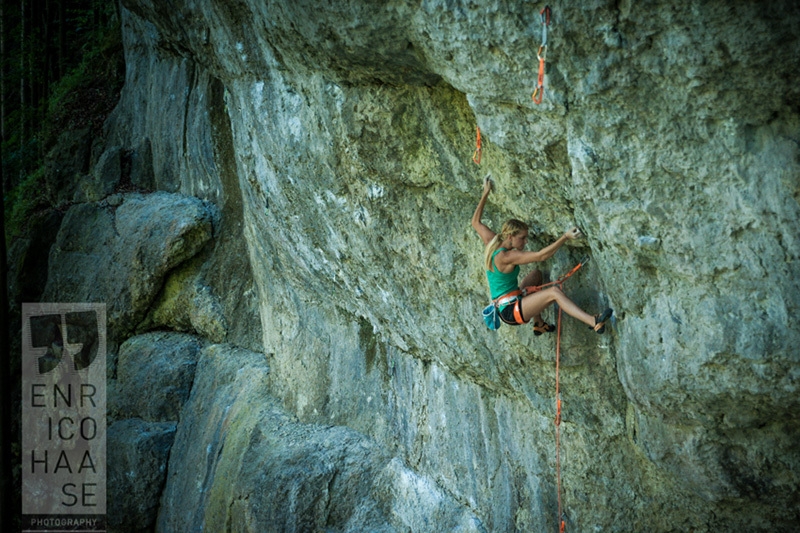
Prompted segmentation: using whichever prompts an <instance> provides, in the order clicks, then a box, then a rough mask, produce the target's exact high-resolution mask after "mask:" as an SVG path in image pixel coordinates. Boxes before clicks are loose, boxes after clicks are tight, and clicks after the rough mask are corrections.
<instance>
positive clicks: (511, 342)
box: [108, 0, 800, 531]
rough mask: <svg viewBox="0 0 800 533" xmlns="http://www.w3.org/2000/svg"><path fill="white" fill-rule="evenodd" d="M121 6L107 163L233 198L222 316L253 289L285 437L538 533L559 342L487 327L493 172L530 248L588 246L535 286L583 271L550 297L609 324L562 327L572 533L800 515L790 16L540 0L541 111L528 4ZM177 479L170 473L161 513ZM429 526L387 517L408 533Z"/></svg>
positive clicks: (551, 497) (175, 495)
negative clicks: (143, 161)
mask: <svg viewBox="0 0 800 533" xmlns="http://www.w3.org/2000/svg"><path fill="white" fill-rule="evenodd" d="M122 4H123V6H125V8H126V9H124V10H123V12H124V16H125V30H126V40H125V43H126V54H127V55H126V60H127V64H128V75H127V83H126V87H125V91H124V92H123V97H122V101H121V103H120V106H119V107H118V109H117V111H116V113H115V117H114V118H113V119H112V120H111V121H110V122H109V125H108V132H109V137H108V139H109V141H108V144H109V149H113V147H114V146H121V147H122V148H123V149H126V150H135V149H137V148H136V147H137V146H139V144H140V143H142V142H143V140H144V139H147V143H148V144H147V146H148V147H149V148H147V149H144V148H143V149H142V150H141V152H142V153H150V154H151V155H150V156H149V157H151V158H152V162H151V164H152V167H153V180H154V182H155V184H156V186H157V187H158V188H162V189H166V190H170V191H181V192H183V193H186V194H191V195H196V196H199V197H201V198H205V199H210V200H212V201H215V202H216V203H218V205H227V206H228V208H229V211H228V213H229V214H228V215H227V216H226V215H225V214H223V216H222V222H221V228H222V229H221V230H220V233H219V235H220V238H221V239H222V238H228V239H229V240H228V244H227V246H226V247H224V248H220V249H219V250H220V251H222V250H236V254H235V255H236V257H237V258H238V259H239V260H238V262H236V263H233V264H235V265H238V266H237V267H236V268H233V269H230V270H227V271H229V272H231V275H230V276H227V277H226V276H222V275H219V276H218V278H217V281H216V282H215V283H213V285H214V288H215V290H216V292H217V294H220V291H219V287H222V286H226V287H229V288H230V292H228V291H223V292H222V294H228V295H229V296H228V297H230V298H231V300H230V301H229V302H228V303H223V307H224V309H225V314H226V316H227V317H228V318H227V319H226V320H227V323H228V325H229V327H230V325H231V324H238V326H237V327H242V326H241V324H240V321H239V320H231V319H230V317H247V316H248V315H247V311H246V307H247V306H245V309H244V310H240V311H239V312H236V311H235V305H234V304H235V303H236V302H235V295H236V294H241V295H242V297H243V299H245V300H247V298H250V296H248V294H252V295H253V296H252V298H253V300H254V302H255V303H254V305H256V306H257V308H258V310H259V314H260V323H259V324H254V325H253V327H252V328H246V327H245V328H244V329H243V330H240V331H239V333H238V334H237V338H239V339H243V340H245V342H249V343H251V344H259V346H257V348H258V349H259V351H263V352H265V353H266V354H267V357H268V361H269V365H270V372H269V375H268V376H266V377H265V378H264V379H266V380H267V381H268V383H269V391H270V392H271V393H272V394H275V395H277V396H278V397H279V398H280V399H281V400H282V403H283V406H284V407H285V408H287V409H288V410H289V411H291V412H293V413H296V415H297V416H298V417H299V420H300V421H302V422H306V423H317V424H335V425H337V426H349V427H350V428H353V429H355V430H357V431H359V432H361V433H363V434H365V435H367V436H369V437H371V439H372V441H373V442H374V443H377V446H379V447H380V448H381V449H382V450H383V452H381V453H386V454H388V455H387V457H388V456H395V455H396V456H397V457H398V460H400V461H401V464H403V465H407V467H408V468H410V469H411V470H410V471H412V472H414V475H418V476H421V479H425V480H431V481H430V482H425V483H420V484H418V485H416V487H417V489H415V490H417V491H423V492H424V491H426V490H427V491H429V495H432V494H438V492H441V493H443V494H447V495H448V497H449V498H452V499H453V501H455V502H458V504H460V505H461V506H462V507H463V508H464V509H468V510H469V513H472V514H474V516H475V517H477V518H476V519H477V520H479V521H480V523H481V524H482V527H485V528H486V530H488V531H541V530H544V529H553V530H555V528H556V516H555V515H556V510H555V508H556V502H555V472H554V444H553V438H554V435H553V433H554V432H553V424H552V417H553V414H554V413H553V411H554V407H553V403H554V400H553V389H554V340H553V339H552V337H548V338H535V337H534V336H533V335H532V333H531V332H530V331H528V330H527V328H522V329H520V328H517V329H512V328H508V327H504V328H503V329H502V330H501V331H500V332H499V333H496V334H492V333H489V332H488V331H487V330H485V328H484V327H483V325H482V323H481V322H480V318H479V314H478V313H479V311H480V308H481V307H482V305H484V304H485V301H486V294H485V293H486V289H485V281H484V278H483V274H482V271H481V265H480V263H481V261H480V255H481V254H480V241H479V239H478V238H477V237H476V236H475V235H474V233H473V232H472V230H471V229H470V227H469V222H468V221H469V217H470V215H471V214H472V210H473V209H474V206H475V204H476V202H477V200H478V197H479V194H480V182H481V178H482V176H483V175H484V174H485V173H486V172H491V173H492V174H493V176H494V178H495V182H496V185H497V187H496V192H495V193H494V194H493V195H492V196H491V198H490V202H489V205H488V208H487V217H486V220H488V221H490V223H491V225H493V226H494V227H497V226H499V224H500V223H501V222H502V220H503V219H505V218H508V217H510V216H514V217H517V218H521V219H523V220H527V221H529V222H530V223H531V224H532V228H533V229H534V230H535V233H536V238H534V239H533V241H534V242H532V243H531V246H543V245H545V244H548V243H549V242H551V241H552V240H554V239H555V238H556V237H557V236H558V235H560V234H561V232H562V231H564V230H565V229H566V228H567V227H569V226H570V225H572V224H577V225H578V226H580V227H581V228H583V230H584V232H585V233H586V234H587V239H586V240H585V241H580V242H577V243H575V244H572V245H571V246H569V247H565V248H564V249H562V250H561V251H560V252H559V253H558V254H557V256H556V257H555V258H554V259H553V260H552V261H550V262H549V264H547V265H546V268H547V269H548V270H549V271H550V272H551V274H552V275H553V276H557V275H559V274H561V273H563V272H565V271H566V270H568V269H569V268H570V267H571V266H572V265H573V264H574V263H575V262H576V261H577V260H578V259H579V258H581V257H583V256H584V255H589V256H590V257H591V258H592V260H591V262H590V263H589V265H588V266H587V267H586V268H585V269H583V270H581V272H580V273H579V275H577V276H576V277H574V278H572V279H570V281H569V282H568V284H567V286H566V290H567V292H568V294H570V295H571V296H572V297H574V299H575V300H576V301H577V302H578V303H580V304H581V305H582V306H584V307H586V308H587V309H588V310H590V311H592V312H594V311H597V310H598V309H600V308H601V307H602V306H605V305H611V306H612V307H614V308H615V310H616V314H617V317H618V320H617V323H616V324H615V327H614V328H613V333H612V334H610V335H607V336H604V337H597V336H595V335H593V334H590V333H589V332H587V331H586V329H585V328H584V327H582V326H579V325H578V324H576V322H575V321H572V320H570V319H566V321H565V325H564V334H563V346H562V349H563V361H562V363H563V367H562V373H561V377H562V384H561V385H562V387H561V388H562V398H563V401H564V422H563V424H562V428H563V442H562V444H563V449H562V457H563V463H564V465H563V482H564V502H565V510H566V513H565V514H566V520H567V524H568V527H569V528H570V529H571V530H576V531H588V530H603V531H631V530H635V531H673V530H679V531H688V530H697V531H721V530H753V531H757V530H762V529H763V530H767V529H770V530H782V531H789V530H791V527H792V524H794V523H796V522H797V521H798V520H800V516H798V508H797V506H796V501H797V498H798V479H797V475H796V473H795V472H796V471H797V468H798V464H800V457H798V455H799V454H798V451H797V448H796V446H794V444H793V443H794V442H796V440H797V438H798V436H799V435H800V427H798V422H797V420H798V416H797V414H798V410H799V409H798V407H800V406H798V394H797V384H796V381H797V376H798V351H797V349H796V348H795V347H796V346H797V345H798V341H800V333H799V332H798V328H797V326H796V325H795V324H794V318H793V317H794V316H795V315H796V314H797V302H798V301H800V287H799V286H798V283H799V282H798V281H797V280H798V279H800V277H799V276H798V274H800V268H798V253H799V250H798V249H799V248H800V241H798V239H797V235H798V226H799V225H798V215H799V214H800V206H798V198H800V187H799V186H798V183H800V180H798V176H799V175H800V168H798V165H799V164H798V141H799V140H800V129H798V126H800V121H799V117H798V106H797V102H798V101H800V98H799V96H800V95H798V89H797V84H796V79H797V74H796V73H797V72H798V62H800V59H798V58H800V39H798V35H800V31H798V30H800V28H798V26H799V25H800V14H799V13H798V9H797V8H796V7H794V4H793V3H790V2H775V3H770V4H769V5H768V6H759V5H756V4H753V3H750V2H733V3H729V2H705V3H702V4H700V3H695V4H691V5H682V4H675V3H668V2H646V3H633V2H592V3H589V4H586V3H581V4H580V5H575V4H567V3H556V4H552V9H553V23H552V25H551V27H550V31H549V43H550V48H549V50H548V56H547V57H548V63H547V69H548V70H547V78H546V87H545V101H544V103H543V104H542V105H540V106H536V105H534V104H533V103H532V102H531V99H530V93H531V92H532V90H533V88H534V86H535V80H536V65H537V60H536V49H537V47H538V44H539V40H540V28H539V25H538V24H537V22H538V20H539V17H538V9H539V8H540V7H541V6H532V5H529V4H523V3H516V2H501V1H492V2H484V3H480V4H475V3H468V2H464V3H462V2H436V1H429V2H423V3H419V4H417V3H410V2H395V3H390V4H385V3H371V2H360V1H357V0H352V1H348V2H336V3H333V4H332V5H331V4H324V3H320V2H311V1H296V0H295V1H288V0H287V1H285V2H283V1H275V2H250V1H242V2H239V3H234V4H232V3H230V2H222V1H209V2H204V3H195V2H189V1H174V2H170V3H164V2H155V1H148V0H124V1H123V2H122ZM476 125H477V126H480V128H481V131H482V133H483V139H484V156H483V157H484V159H483V163H482V165H481V166H480V167H479V168H478V167H476V166H475V165H473V163H472V162H471V161H470V156H471V154H472V150H473V146H474V132H475V126H476ZM148 150H149V152H148ZM145 166H146V165H145ZM223 211H224V210H223ZM226 221H234V223H232V224H229V225H228V226H227V229H225V228H226V226H225V224H226ZM231 235H234V236H236V237H235V238H231V237H230V236H231ZM226 236H227V237H226ZM237 243H238V245H239V248H236V247H235V245H236V244H237ZM214 257H217V258H218V259H216V260H215V261H217V265H219V267H218V268H216V269H212V270H217V271H218V270H220V268H222V269H224V268H225V266H226V265H230V264H231V263H228V262H224V261H221V260H220V259H219V257H220V255H215V256H214ZM205 272H208V270H207V271H205ZM249 276H252V285H248V281H247V280H249V279H250V278H249ZM226 280H227V282H228V283H229V284H228V285H223V282H224V281H226ZM231 280H234V281H235V280H238V281H239V283H236V282H231ZM250 287H252V293H248V291H249V290H251V289H250ZM231 294H233V296H231ZM551 316H552V315H551ZM175 320H176V322H175V323H184V322H180V320H183V319H180V320H179V319H175ZM189 322H191V320H189ZM213 329H214V328H211V327H210V328H208V331H213ZM254 336H255V341H254ZM241 386H242V387H245V386H246V384H245V382H243V383H242V384H241ZM233 393H234V392H232V394H233ZM197 423H202V420H201V419H199V418H198V422H197ZM182 431H188V429H181V427H179V428H178V433H177V434H178V437H177V438H178V439H180V435H181V432H182ZM303 431H306V430H303ZM347 438H349V437H342V439H343V441H342V445H344V442H349V441H347ZM345 447H346V446H345ZM198 453H199V452H198ZM264 453H265V454H266V453H267V452H264ZM376 453H377V452H376ZM265 457H266V456H265ZM269 457H273V458H274V457H275V455H269ZM231 460H234V459H231ZM365 464H366V465H369V464H370V462H369V461H368V460H365ZM188 465H189V467H191V462H189V463H188ZM170 468H171V469H172V468H175V469H176V471H180V470H183V469H185V468H186V465H183V466H180V464H179V463H171V466H170ZM370 468H371V467H370ZM404 468H405V467H404ZM270 472H272V474H274V475H277V474H275V472H274V471H272V470H270ZM189 474H192V475H195V474H196V475H200V473H199V472H194V473H191V472H189V473H186V475H189ZM228 484H229V485H230V486H234V487H235V486H236V485H235V482H234V480H233V478H230V479H229V481H228ZM181 486H183V487H184V488H185V490H183V491H182V489H181V488H180V487H181ZM188 487H189V485H186V484H184V485H174V486H171V485H170V482H169V481H168V484H167V489H166V490H167V492H166V493H165V494H166V496H165V499H163V500H162V511H161V512H162V513H163V514H162V518H161V519H160V520H162V522H161V524H162V525H163V524H167V523H170V524H171V523H172V522H169V520H173V519H176V520H177V518H174V517H173V513H176V512H178V511H179V509H184V508H185V506H186V505H187V501H188V500H185V498H189V499H191V498H192V497H193V496H191V495H190V492H191V491H190V490H189V488H188ZM220 487H221V488H220V489H219V490H223V489H222V487H223V486H222V485H221V486H220ZM224 487H225V490H227V489H228V488H230V487H229V486H228V485H225V486H224ZM400 487H401V485H397V491H398V492H397V494H406V496H407V497H408V494H410V492H408V491H406V492H405V493H403V492H402V490H401V488H400ZM253 490H255V491H258V490H265V491H266V490H269V489H267V488H262V489H259V488H258V487H255V488H253ZM437 491H438V492H437ZM223 492H224V491H223ZM220 497H221V496H220ZM274 497H275V498H280V497H282V496H280V495H277V494H276V495H274ZM346 497H347V496H346ZM181 498H184V499H181ZM192 501H193V500H192ZM220 501H221V500H220ZM359 501H360V500H359ZM407 501H413V499H412V500H407ZM218 503H219V502H217V503H214V505H217V504H218ZM351 503H352V502H351ZM192 505H194V504H192ZM208 505H209V506H210V505H211V504H210V503H209V504H208ZM369 505H372V503H370V504H369ZM368 507H369V506H368ZM370 508H371V507H370ZM416 509H417V510H416V512H417V513H418V514H417V515H416V516H414V517H413V519H411V518H409V519H407V520H406V521H405V522H403V521H401V522H392V521H391V520H389V519H387V520H388V521H387V522H386V524H388V525H387V527H401V525H405V527H410V528H411V529H412V530H415V531H424V530H426V528H425V527H424V526H422V525H419V524H422V523H424V518H423V516H424V514H425V513H426V512H429V511H430V508H429V507H425V506H418V507H417V508H416ZM198 512H200V510H198ZM431 512H432V511H431ZM462 512H466V511H462ZM265 516H268V515H265ZM315 516H316V515H315ZM459 516H460V515H459ZM464 516H466V515H464ZM314 520H316V518H315V519H314ZM176 523H177V522H176ZM181 523H183V522H181ZM187 523H188V522H187ZM193 523H194V522H193ZM375 523H378V522H375ZM381 523H383V522H381ZM443 523H445V522H443ZM447 523H449V522H447ZM250 526H252V527H256V526H254V525H252V524H250ZM162 527H164V528H166V526H162ZM243 527H245V526H243ZM342 527H343V528H344V529H346V527H345V526H342Z"/></svg>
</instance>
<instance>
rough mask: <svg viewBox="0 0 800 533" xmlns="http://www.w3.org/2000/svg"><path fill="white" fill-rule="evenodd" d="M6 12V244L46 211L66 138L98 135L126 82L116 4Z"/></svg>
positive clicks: (74, 3)
mask: <svg viewBox="0 0 800 533" xmlns="http://www.w3.org/2000/svg"><path fill="white" fill-rule="evenodd" d="M4 4H6V5H4V6H3V8H2V11H0V33H1V34H2V35H1V37H2V43H3V52H4V53H3V58H2V97H3V107H2V168H3V180H2V185H3V198H4V205H3V207H4V225H5V227H4V230H5V236H6V239H7V240H8V239H10V238H13V237H14V236H16V235H19V234H20V233H22V232H24V230H25V222H26V220H28V218H29V216H30V215H31V214H32V213H33V212H35V211H36V210H39V209H44V208H47V207H48V205H47V203H46V200H45V197H44V196H43V194H42V190H43V189H44V177H45V176H44V170H43V161H44V156H45V154H47V152H48V151H49V150H50V149H51V148H52V147H53V146H54V145H55V143H56V141H57V139H58V137H59V135H61V134H62V133H63V132H66V131H71V130H77V129H84V128H90V129H91V130H92V132H93V133H99V132H100V130H101V128H102V124H103V122H104V121H105V118H106V117H107V116H108V114H109V113H110V111H111V110H112V109H113V108H114V106H115V105H116V102H117V100H118V98H119V90H120V88H121V86H122V82H123V76H124V62H123V53H122V39H121V34H120V20H119V13H118V11H117V10H118V6H117V2H108V1H107V0H18V1H17V2H16V3H15V5H13V6H10V5H7V4H8V3H4Z"/></svg>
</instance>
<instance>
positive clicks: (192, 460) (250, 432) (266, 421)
mask: <svg viewBox="0 0 800 533" xmlns="http://www.w3.org/2000/svg"><path fill="white" fill-rule="evenodd" d="M268 373H269V368H268V366H267V364H266V361H265V360H264V357H263V356H262V355H261V354H257V353H254V352H249V351H247V350H243V349H239V348H235V347H231V346H228V345H213V346H210V347H208V348H207V349H205V350H203V352H202V354H201V356H200V361H199V363H198V369H197V380H196V382H195V385H194V387H193V389H192V396H191V399H190V400H189V402H188V403H187V404H186V408H185V411H184V414H183V416H182V420H181V424H180V425H179V427H178V432H177V434H176V437H175V444H174V446H173V448H172V451H171V455H170V457H171V458H170V465H169V472H170V474H169V478H168V480H167V485H166V488H165V491H164V494H163V496H162V501H161V511H160V512H159V516H158V522H157V530H158V531H198V530H204V531H221V530H226V529H231V530H235V531H298V532H299V531H322V530H325V531H343V532H344V531H347V532H354V533H355V532H357V531H385V532H390V531H405V530H408V528H412V529H413V530H423V529H428V528H429V529H430V530H433V531H463V532H465V533H466V532H476V533H477V532H483V531H485V529H484V528H483V526H482V525H481V523H480V521H479V520H478V519H477V518H476V517H475V516H473V515H472V513H469V512H468V511H465V510H464V509H463V508H462V506H460V505H459V504H458V503H457V502H455V501H453V500H452V499H451V498H450V497H449V496H448V495H447V494H445V493H443V492H442V491H441V490H438V489H436V487H435V485H434V484H433V482H432V481H431V480H427V479H424V478H421V477H420V476H418V475H416V474H414V473H413V472H412V471H410V470H408V469H407V468H406V467H404V466H403V465H402V463H401V462H400V461H399V460H398V459H394V460H392V459H391V457H388V456H387V454H386V453H385V452H384V451H382V450H381V449H380V448H379V447H378V446H377V445H376V444H375V443H374V442H371V441H370V440H369V439H368V438H366V437H365V436H364V435H361V434H359V433H357V432H356V431H353V430H351V429H347V428H344V427H325V426H318V425H309V424H301V423H298V421H297V420H296V419H295V418H294V417H292V416H290V415H289V414H288V413H286V412H284V411H283V410H282V409H281V408H280V407H279V406H278V405H276V404H275V401H274V399H272V398H271V397H270V396H269V389H268V384H267V376H268ZM415 506H419V507H423V508H424V509H425V510H426V511H427V513H426V514H425V515H424V516H425V519H424V522H422V523H421V520H422V516H423V515H422V514H421V513H420V512H419V509H417V508H415Z"/></svg>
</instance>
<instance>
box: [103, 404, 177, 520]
mask: <svg viewBox="0 0 800 533" xmlns="http://www.w3.org/2000/svg"><path fill="white" fill-rule="evenodd" d="M175 428H176V422H147V421H145V420H142V419H140V418H130V419H126V420H122V421H119V422H116V423H114V424H112V425H111V426H110V427H109V429H108V438H107V441H106V446H107V448H108V479H107V483H108V488H109V490H108V495H107V502H108V526H109V531H116V532H125V531H152V527H153V525H154V524H155V518H156V515H157V513H158V505H159V497H160V495H161V491H162V490H163V487H164V482H165V481H166V479H167V460H168V458H169V451H170V448H171V447H172V442H173V440H174V438H175Z"/></svg>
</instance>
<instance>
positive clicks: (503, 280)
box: [486, 248, 519, 300]
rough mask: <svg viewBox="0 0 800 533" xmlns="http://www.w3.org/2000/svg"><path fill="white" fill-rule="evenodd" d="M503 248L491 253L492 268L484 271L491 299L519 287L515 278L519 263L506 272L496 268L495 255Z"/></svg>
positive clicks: (517, 274) (517, 273)
mask: <svg viewBox="0 0 800 533" xmlns="http://www.w3.org/2000/svg"><path fill="white" fill-rule="evenodd" d="M505 250H506V248H498V249H497V250H496V251H495V252H494V253H493V254H492V266H493V267H494V270H487V271H486V279H487V280H489V293H490V294H491V295H492V300H494V299H496V298H499V297H500V296H502V295H504V294H506V293H509V292H511V291H515V290H517V289H519V282H518V281H517V278H519V265H517V266H515V267H514V270H512V271H511V272H509V273H508V274H504V273H503V272H500V271H499V270H498V269H497V265H496V264H495V262H494V258H495V256H496V255H497V254H499V253H500V252H504V251H505Z"/></svg>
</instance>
